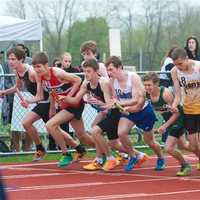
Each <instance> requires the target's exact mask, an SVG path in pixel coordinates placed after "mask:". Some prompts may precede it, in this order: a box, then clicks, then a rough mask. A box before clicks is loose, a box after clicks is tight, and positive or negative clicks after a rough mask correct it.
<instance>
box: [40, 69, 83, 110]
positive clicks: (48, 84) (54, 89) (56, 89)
mask: <svg viewBox="0 0 200 200" xmlns="http://www.w3.org/2000/svg"><path fill="white" fill-rule="evenodd" d="M49 70H50V80H46V79H45V78H44V77H41V79H42V83H43V87H44V88H45V90H47V91H48V92H49V94H51V95H52V97H53V98H54V100H55V101H56V102H58V101H59V100H58V98H59V95H62V96H67V95H68V93H69V92H70V91H71V89H72V84H71V83H62V82H60V81H59V80H58V79H57V77H56V76H55V74H54V71H53V68H50V69H49ZM75 95H76V94H74V96H75ZM80 103H82V101H81V102H80ZM80 103H79V104H78V105H73V106H72V105H68V104H66V105H65V106H64V108H67V107H79V106H80Z"/></svg>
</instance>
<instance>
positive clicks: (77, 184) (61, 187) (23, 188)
mask: <svg viewBox="0 0 200 200" xmlns="http://www.w3.org/2000/svg"><path fill="white" fill-rule="evenodd" d="M176 179H177V178H175V177H172V178H160V179H148V180H130V181H110V182H93V183H92V182H87V183H72V184H61V185H36V186H24V187H18V188H16V189H12V188H11V189H9V188H8V191H9V192H20V191H28V190H30V191H33V190H50V189H64V188H78V187H91V186H98V185H115V184H126V183H138V182H156V181H170V180H176Z"/></svg>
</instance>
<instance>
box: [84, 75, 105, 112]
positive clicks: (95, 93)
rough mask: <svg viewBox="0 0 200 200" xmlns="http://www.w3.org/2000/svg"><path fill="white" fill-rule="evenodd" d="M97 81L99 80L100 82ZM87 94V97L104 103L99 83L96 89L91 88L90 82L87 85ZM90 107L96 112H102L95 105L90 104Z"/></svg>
mask: <svg viewBox="0 0 200 200" xmlns="http://www.w3.org/2000/svg"><path fill="white" fill-rule="evenodd" d="M102 78H103V77H101V78H100V79H102ZM100 79H99V80H100ZM87 93H88V94H89V96H91V97H94V98H96V99H98V100H100V101H102V102H105V99H104V94H103V91H102V89H101V85H100V82H99V81H98V84H97V87H96V88H91V85H90V82H88V83H87ZM91 106H92V107H93V108H95V109H96V110H97V111H102V110H103V109H102V108H101V107H99V105H96V104H91Z"/></svg>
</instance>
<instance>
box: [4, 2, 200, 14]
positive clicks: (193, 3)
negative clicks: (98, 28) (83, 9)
mask: <svg viewBox="0 0 200 200" xmlns="http://www.w3.org/2000/svg"><path fill="white" fill-rule="evenodd" d="M8 1H9V0H0V5H1V9H0V15H6V12H5V10H6V9H5V8H6V3H7V2H8ZM26 1H27V2H28V1H31V0H26ZM79 1H80V2H82V0H79ZM90 1H95V0H90ZM102 1H103V0H102ZM161 1H165V0H161ZM179 1H180V2H189V4H190V5H200V1H199V0H189V1H188V0H179Z"/></svg>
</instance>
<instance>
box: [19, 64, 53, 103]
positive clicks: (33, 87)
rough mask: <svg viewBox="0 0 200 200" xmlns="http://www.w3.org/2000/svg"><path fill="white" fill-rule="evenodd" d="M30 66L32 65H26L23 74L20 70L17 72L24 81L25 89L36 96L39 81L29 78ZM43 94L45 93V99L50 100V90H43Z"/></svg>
mask: <svg viewBox="0 0 200 200" xmlns="http://www.w3.org/2000/svg"><path fill="white" fill-rule="evenodd" d="M30 67H31V66H30V65H26V70H25V73H24V75H23V76H20V74H19V73H18V72H17V75H18V77H19V79H20V80H22V81H23V83H24V87H25V89H26V90H27V91H28V92H30V93H31V94H32V95H33V96H35V95H36V93H37V83H36V82H31V81H30V79H29V73H28V70H29V68H30ZM43 95H44V101H46V100H48V98H49V94H48V92H46V91H44V90H43ZM41 102H42V101H41Z"/></svg>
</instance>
